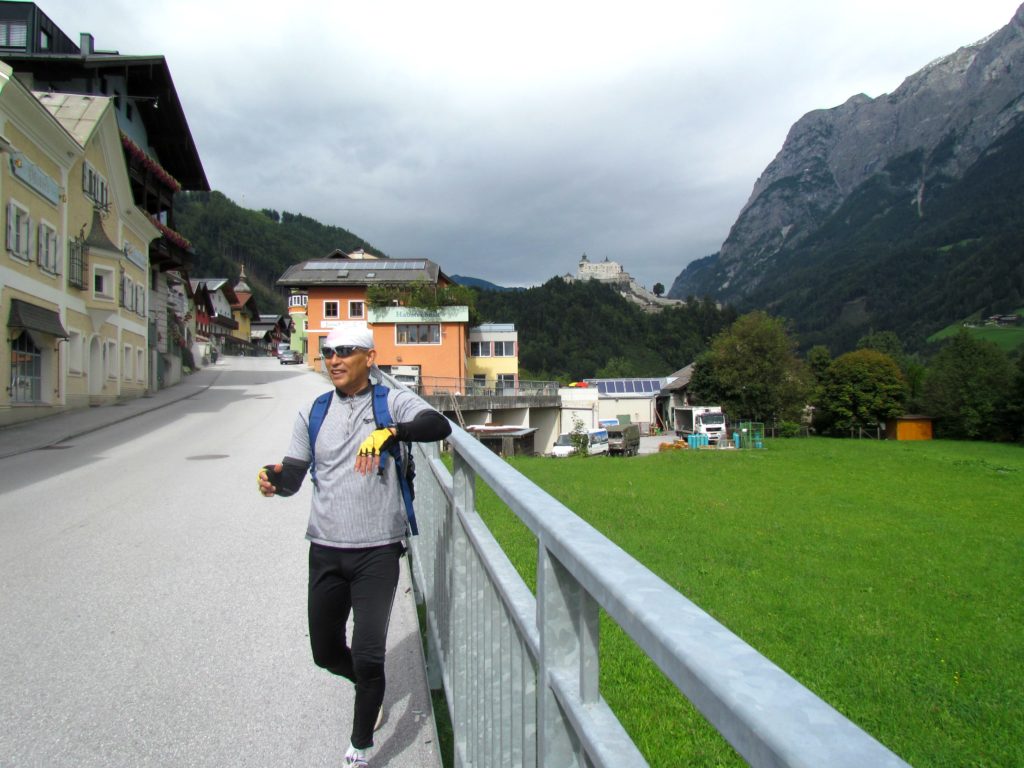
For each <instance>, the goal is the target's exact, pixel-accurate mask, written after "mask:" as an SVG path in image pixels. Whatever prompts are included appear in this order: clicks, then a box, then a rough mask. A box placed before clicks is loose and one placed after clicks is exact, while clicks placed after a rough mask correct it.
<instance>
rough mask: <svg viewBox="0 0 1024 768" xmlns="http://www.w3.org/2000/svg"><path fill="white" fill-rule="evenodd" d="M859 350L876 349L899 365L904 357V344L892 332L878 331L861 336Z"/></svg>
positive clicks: (858, 343) (858, 342)
mask: <svg viewBox="0 0 1024 768" xmlns="http://www.w3.org/2000/svg"><path fill="white" fill-rule="evenodd" d="M857 349H874V350H876V351H877V352H884V353H885V354H887V355H888V356H889V357H891V358H892V359H893V360H895V361H896V362H897V363H899V361H900V358H902V357H903V342H902V341H900V337H899V336H897V335H896V334H895V333H893V332H892V331H877V332H873V333H869V334H867V335H866V336H861V337H860V339H858V341H857Z"/></svg>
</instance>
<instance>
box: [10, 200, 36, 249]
mask: <svg viewBox="0 0 1024 768" xmlns="http://www.w3.org/2000/svg"><path fill="white" fill-rule="evenodd" d="M7 250H8V251H10V253H11V255H12V256H16V257H18V258H19V259H22V260H24V261H31V260H32V219H31V217H30V216H29V214H28V209H27V208H23V207H21V206H20V205H18V204H17V203H16V202H14V201H13V200H12V201H11V202H9V203H8V204H7Z"/></svg>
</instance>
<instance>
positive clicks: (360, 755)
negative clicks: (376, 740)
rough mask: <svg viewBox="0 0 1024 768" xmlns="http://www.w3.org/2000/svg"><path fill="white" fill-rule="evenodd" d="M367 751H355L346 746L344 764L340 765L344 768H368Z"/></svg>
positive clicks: (351, 747)
mask: <svg viewBox="0 0 1024 768" xmlns="http://www.w3.org/2000/svg"><path fill="white" fill-rule="evenodd" d="M368 751H369V750H365V749H356V748H355V747H353V746H352V745H351V744H349V745H348V751H347V752H346V753H345V762H344V763H342V765H344V766H346V768H369V766H370V761H369V760H368V759H367V758H368V754H367V753H368Z"/></svg>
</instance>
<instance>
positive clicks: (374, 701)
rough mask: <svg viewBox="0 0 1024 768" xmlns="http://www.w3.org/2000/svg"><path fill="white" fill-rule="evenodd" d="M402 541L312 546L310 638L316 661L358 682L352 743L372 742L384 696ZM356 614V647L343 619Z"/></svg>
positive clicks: (358, 745)
mask: <svg viewBox="0 0 1024 768" xmlns="http://www.w3.org/2000/svg"><path fill="white" fill-rule="evenodd" d="M404 551H405V548H404V546H403V545H402V544H401V543H395V544H387V545H385V546H382V547H370V548H368V549H335V548H334V547H325V546H322V545H320V544H313V543H311V544H310V546H309V642H310V645H311V646H312V649H313V661H314V662H315V663H316V665H317V666H318V667H323V668H324V669H326V670H328V671H330V672H333V673H334V674H336V675H341V676H342V677H345V678H348V679H349V680H351V681H352V682H353V683H355V685H356V702H355V716H354V717H353V719H352V746H354V747H356V748H357V749H366V748H368V747H372V746H373V726H374V723H375V722H376V720H377V712H378V710H379V709H380V706H381V703H382V702H383V701H384V684H385V680H384V653H385V649H386V644H387V636H388V622H389V621H390V618H391V603H392V602H393V601H394V599H395V588H396V587H397V586H398V558H399V557H400V556H401V555H402V553H403V552H404ZM349 612H351V613H352V614H353V622H354V623H353V628H352V647H351V648H349V645H348V643H347V642H346V637H345V623H346V622H347V621H348V616H349Z"/></svg>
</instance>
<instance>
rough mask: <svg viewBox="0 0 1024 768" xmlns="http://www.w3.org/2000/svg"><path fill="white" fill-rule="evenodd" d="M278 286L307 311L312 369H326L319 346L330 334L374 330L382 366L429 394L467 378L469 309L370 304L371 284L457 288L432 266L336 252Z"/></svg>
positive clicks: (297, 268) (295, 269)
mask: <svg viewBox="0 0 1024 768" xmlns="http://www.w3.org/2000/svg"><path fill="white" fill-rule="evenodd" d="M277 284H278V285H280V286H285V287H288V288H290V289H291V291H292V300H291V301H289V306H290V307H291V306H293V305H294V306H295V307H296V308H299V307H300V306H301V307H302V308H303V309H304V310H305V319H306V327H305V339H306V343H305V348H306V364H307V365H309V366H310V367H311V368H313V369H314V370H320V369H321V365H322V362H321V356H320V347H321V345H322V343H323V339H324V337H326V336H327V334H328V333H330V331H331V329H333V328H338V327H341V326H344V325H345V324H348V323H357V324H359V325H368V326H369V327H370V329H371V330H372V331H373V339H374V344H375V345H376V347H377V365H378V366H379V367H380V368H381V369H382V370H384V371H385V372H388V373H391V374H392V375H394V376H395V377H396V378H398V379H399V380H402V381H405V382H407V383H410V384H417V385H424V386H426V387H427V388H430V387H431V386H432V384H435V383H439V381H440V380H447V381H448V382H451V381H452V380H457V381H462V380H463V379H465V377H466V354H467V341H466V339H467V332H468V331H467V329H468V326H469V308H468V307H441V308H439V309H433V310H432V309H421V308H416V307H406V306H390V307H373V308H371V307H370V306H369V302H368V301H367V291H368V289H369V287H370V286H373V285H379V286H389V287H398V288H401V287H403V286H409V287H411V286H413V285H433V286H437V287H444V286H447V285H451V284H452V281H451V279H450V278H448V277H447V276H446V275H445V274H444V273H443V272H441V269H440V267H439V266H438V265H437V264H435V263H434V262H432V261H429V260H427V259H413V260H404V261H400V260H397V259H388V258H384V257H379V256H374V255H372V254H368V253H365V252H363V251H356V252H355V253H351V254H345V253H343V252H341V251H334V252H333V253H331V254H328V256H326V257H325V258H322V259H311V260H309V261H304V262H302V263H300V264H296V265H294V266H292V267H289V268H288V270H287V271H286V272H285V273H284V274H283V275H282V276H281V278H280V279H279V280H278V281H277ZM302 305H304V306H302Z"/></svg>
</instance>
